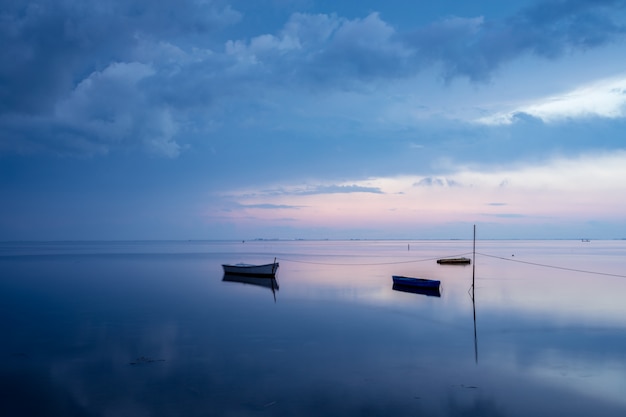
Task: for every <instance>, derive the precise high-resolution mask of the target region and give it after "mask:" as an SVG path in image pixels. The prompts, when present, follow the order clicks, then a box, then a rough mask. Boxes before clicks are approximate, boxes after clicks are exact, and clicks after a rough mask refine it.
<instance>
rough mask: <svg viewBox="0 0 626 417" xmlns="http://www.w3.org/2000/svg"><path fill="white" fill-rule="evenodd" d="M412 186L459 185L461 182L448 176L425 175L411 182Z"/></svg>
mask: <svg viewBox="0 0 626 417" xmlns="http://www.w3.org/2000/svg"><path fill="white" fill-rule="evenodd" d="M413 186H414V187H460V186H461V184H460V183H458V182H457V181H455V180H452V179H448V178H438V177H426V178H422V179H421V180H419V181H418V182H416V183H414V184H413Z"/></svg>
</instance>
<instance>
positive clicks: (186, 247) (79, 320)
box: [0, 241, 626, 417]
mask: <svg viewBox="0 0 626 417" xmlns="http://www.w3.org/2000/svg"><path fill="white" fill-rule="evenodd" d="M471 252H472V242H471V241H410V242H409V241H344V242H336V241H321V242H318V241H315V242H310V241H295V242H284V241H280V242H278V241H276V242H275V241H258V242H245V243H242V242H104V243H85V242H79V243H2V244H0V308H1V313H2V314H1V315H0V332H1V333H0V334H1V335H2V343H0V359H1V361H0V384H1V386H0V415H1V416H7V417H10V416H106V417H109V416H142V417H143V416H213V415H220V416H248V415H254V416H257V415H258V416H264V415H266V416H270V415H276V416H320V415H324V416H378V415H381V416H383V415H384V416H551V415H563V416H591V415H593V416H620V417H622V416H624V415H626V395H625V394H626V241H592V242H589V243H583V242H580V241H479V242H477V244H476V252H477V255H476V265H475V268H476V283H475V294H474V299H472V296H471V295H472V294H471V291H470V288H471V285H472V266H458V265H457V266H450V265H446V266H443V265H438V264H437V263H436V262H435V260H436V259H437V258H439V257H444V256H458V255H466V256H469V257H471ZM274 257H277V258H278V260H279V262H280V269H279V272H278V276H277V284H278V289H277V290H276V289H275V290H274V291H272V289H271V288H266V287H261V286H256V285H249V284H243V283H239V282H225V281H222V278H223V274H222V270H221V264H222V263H236V262H248V263H268V262H271V261H272V260H273V259H274ZM563 268H565V269H563ZM581 271H587V272H581ZM591 272H597V273H598V272H599V273H603V274H604V275H602V274H597V273H591ZM391 275H408V276H418V277H425V278H433V279H439V280H441V281H442V292H441V296H440V297H433V296H426V295H422V294H412V293H406V292H400V291H394V290H393V289H392V281H391ZM473 300H474V302H473Z"/></svg>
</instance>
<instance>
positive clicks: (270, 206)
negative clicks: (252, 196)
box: [239, 203, 303, 210]
mask: <svg viewBox="0 0 626 417" xmlns="http://www.w3.org/2000/svg"><path fill="white" fill-rule="evenodd" d="M239 207H241V208H256V209H263V210H284V209H286V210H292V209H295V210H297V209H300V208H302V207H303V206H291V205H288V204H269V203H262V204H240V205H239Z"/></svg>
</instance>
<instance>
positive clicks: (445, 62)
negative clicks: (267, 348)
mask: <svg viewBox="0 0 626 417" xmlns="http://www.w3.org/2000/svg"><path fill="white" fill-rule="evenodd" d="M337 3H339V4H337ZM0 21H1V23H2V24H1V25H0V43H1V44H2V45H3V48H2V49H1V51H0V54H1V56H0V58H1V59H0V191H1V194H2V204H1V205H0V240H40V239H41V240H57V239H60V240H74V239H79V240H84V239H86V240H91V239H251V238H257V237H263V238H283V239H291V238H409V239H420V238H471V233H472V225H473V224H476V225H477V227H478V230H479V235H482V237H483V238H581V237H589V238H622V237H626V141H625V138H624V132H625V131H626V129H625V128H626V53H625V52H626V48H625V46H626V44H625V40H626V38H625V30H626V2H625V1H622V0H615V1H610V0H594V1H591V0H589V1H586V0H559V1H551V0H550V1H548V0H545V1H530V0H528V1H509V2H502V1H495V0H493V1H474V2H467V1H452V0H447V1H439V2H415V1H396V2H379V1H358V2H351V1H345V2H331V1H313V0H294V1H290V0H259V1H255V2H249V1H221V0H204V1H201V0H196V1H180V2H173V1H171V2H170V1H158V2H155V1H146V0H125V1H121V0H119V1H117V0H114V1H105V0H103V1H98V2H91V1H79V0H60V1H36V0H35V1H30V2H27V3H26V2H23V1H14V0H6V1H4V2H2V5H0Z"/></svg>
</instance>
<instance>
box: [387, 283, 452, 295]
mask: <svg viewBox="0 0 626 417" xmlns="http://www.w3.org/2000/svg"><path fill="white" fill-rule="evenodd" d="M392 289H393V290H394V291H401V292H408V293H411V294H421V295H426V296H429V297H441V288H440V287H436V288H421V287H411V286H408V285H401V284H393V287H392Z"/></svg>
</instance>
